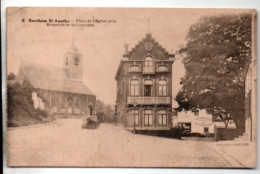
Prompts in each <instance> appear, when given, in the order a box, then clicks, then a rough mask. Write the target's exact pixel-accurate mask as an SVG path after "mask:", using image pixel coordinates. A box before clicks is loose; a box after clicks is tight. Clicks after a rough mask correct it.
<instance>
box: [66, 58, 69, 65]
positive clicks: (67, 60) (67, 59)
mask: <svg viewBox="0 0 260 174" xmlns="http://www.w3.org/2000/svg"><path fill="white" fill-rule="evenodd" d="M68 64H69V58H68V57H66V59H65V65H68Z"/></svg>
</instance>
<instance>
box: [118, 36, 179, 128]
mask: <svg viewBox="0 0 260 174" xmlns="http://www.w3.org/2000/svg"><path fill="white" fill-rule="evenodd" d="M125 48H126V50H125V54H124V55H123V58H122V59H121V62H120V64H119V67H118V70H117V73H116V76H115V79H116V81H117V100H116V116H117V122H118V123H119V124H121V125H123V126H124V127H125V128H126V129H128V130H170V129H171V127H172V124H171V106H172V98H171V97H172V64H173V62H174V55H173V54H169V53H168V52H167V51H166V50H165V49H164V48H163V47H162V46H161V45H160V44H159V43H158V42H156V41H155V40H154V39H153V38H152V36H151V34H147V35H146V37H145V38H144V39H142V40H141V41H140V42H139V43H138V44H137V45H136V46H135V47H134V48H133V49H132V50H131V51H128V45H125Z"/></svg>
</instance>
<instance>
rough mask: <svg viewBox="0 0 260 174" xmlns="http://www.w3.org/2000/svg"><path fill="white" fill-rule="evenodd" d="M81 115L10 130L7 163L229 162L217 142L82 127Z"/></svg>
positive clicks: (163, 164)
mask: <svg viewBox="0 0 260 174" xmlns="http://www.w3.org/2000/svg"><path fill="white" fill-rule="evenodd" d="M81 123H82V120H81V119H69V118H64V119H58V120H57V124H51V125H48V126H42V127H34V128H25V129H14V130H8V131H7V137H8V138H7V141H6V144H7V155H8V159H7V162H8V165H9V166H57V167H61V166H72V167H118V166H121V167H215V168H218V167H230V165H229V163H228V162H226V161H225V160H224V159H223V158H222V157H221V156H220V155H219V154H218V153H217V152H216V151H215V150H214V149H213V148H212V145H213V144H214V143H215V142H206V141H204V142H203V141H187V140H185V141H184V140H177V139H172V138H163V137H154V136H147V135H139V134H132V133H131V132H128V131H126V130H124V129H123V128H122V127H120V126H115V125H110V124H101V125H100V126H99V127H98V128H97V129H92V130H90V129H82V128H81Z"/></svg>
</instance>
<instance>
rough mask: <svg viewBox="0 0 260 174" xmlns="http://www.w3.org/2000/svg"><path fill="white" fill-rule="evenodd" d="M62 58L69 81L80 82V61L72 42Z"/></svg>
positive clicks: (77, 51)
mask: <svg viewBox="0 0 260 174" xmlns="http://www.w3.org/2000/svg"><path fill="white" fill-rule="evenodd" d="M64 58H65V60H64V65H65V68H66V71H67V75H68V78H69V79H71V80H77V81H82V74H83V72H82V70H83V68H82V60H81V55H80V53H79V50H78V48H77V47H76V45H75V43H74V41H72V43H71V46H70V48H69V49H68V51H67V53H66V54H65V57H64Z"/></svg>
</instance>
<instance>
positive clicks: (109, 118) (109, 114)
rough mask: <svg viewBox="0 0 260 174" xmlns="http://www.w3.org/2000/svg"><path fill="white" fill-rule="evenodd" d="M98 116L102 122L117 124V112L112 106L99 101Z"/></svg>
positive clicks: (97, 106)
mask: <svg viewBox="0 0 260 174" xmlns="http://www.w3.org/2000/svg"><path fill="white" fill-rule="evenodd" d="M96 114H97V117H98V120H99V121H100V122H115V111H114V110H113V108H112V106H111V105H106V104H104V103H103V102H102V101H100V100H97V103H96Z"/></svg>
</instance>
